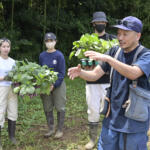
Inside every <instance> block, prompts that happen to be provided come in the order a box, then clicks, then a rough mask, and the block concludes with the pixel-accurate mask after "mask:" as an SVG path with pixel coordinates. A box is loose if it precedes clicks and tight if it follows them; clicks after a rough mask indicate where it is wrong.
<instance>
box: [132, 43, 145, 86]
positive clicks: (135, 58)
mask: <svg viewBox="0 0 150 150" xmlns="http://www.w3.org/2000/svg"><path fill="white" fill-rule="evenodd" d="M143 48H144V46H143V45H140V46H139V47H138V49H137V51H136V52H135V54H134V57H133V61H132V64H133V63H135V61H136V60H137V56H138V54H139V53H140V52H141V51H142V50H143ZM137 82H138V80H137V79H136V80H133V81H132V85H133V87H136V86H137Z"/></svg>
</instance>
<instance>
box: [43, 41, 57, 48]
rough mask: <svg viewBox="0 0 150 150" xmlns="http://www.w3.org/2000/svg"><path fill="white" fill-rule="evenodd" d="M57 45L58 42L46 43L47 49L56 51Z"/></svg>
mask: <svg viewBox="0 0 150 150" xmlns="http://www.w3.org/2000/svg"><path fill="white" fill-rule="evenodd" d="M55 44H56V41H53V42H46V43H45V45H46V47H47V49H54V47H55Z"/></svg>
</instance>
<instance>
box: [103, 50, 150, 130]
mask: <svg viewBox="0 0 150 150" xmlns="http://www.w3.org/2000/svg"><path fill="white" fill-rule="evenodd" d="M117 49H118V47H113V48H112V49H111V50H110V51H109V55H110V56H112V57H114V55H115V53H116V51H117ZM137 49H138V47H137V48H135V49H134V50H133V51H131V52H129V53H124V51H123V49H121V51H120V53H119V55H118V58H117V59H118V60H119V61H121V62H123V63H125V64H128V65H132V61H133V57H134V54H135V52H136V50H137ZM133 65H136V66H138V67H139V68H140V69H141V70H142V71H143V72H144V75H143V76H141V77H140V78H138V85H139V86H140V87H142V88H144V89H147V90H149V91H150V83H149V77H150V51H149V50H148V49H147V48H144V49H143V50H142V52H140V54H139V55H138V56H137V59H136V62H135V63H134V64H133ZM101 67H102V69H103V70H104V72H107V71H109V72H110V68H111V67H110V65H109V64H108V63H103V64H102V65H101ZM131 83H132V81H131V80H130V79H128V78H126V77H124V76H122V75H121V74H120V73H119V72H117V71H116V70H115V69H114V71H113V75H112V83H111V90H110V91H111V93H110V100H111V113H110V115H109V117H108V118H105V119H104V120H103V124H104V125H105V126H106V127H107V128H110V129H112V130H115V131H119V132H125V133H137V132H145V131H147V129H148V126H149V119H148V120H147V121H145V122H140V121H135V120H132V119H129V118H127V117H125V116H124V113H125V108H122V105H123V104H124V103H125V101H126V100H127V99H128V96H129V84H131ZM149 116H150V115H149Z"/></svg>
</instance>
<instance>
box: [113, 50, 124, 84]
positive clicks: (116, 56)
mask: <svg viewBox="0 0 150 150" xmlns="http://www.w3.org/2000/svg"><path fill="white" fill-rule="evenodd" d="M120 51H121V47H119V48H118V50H117V52H116V54H115V56H114V58H115V59H117V58H118V55H119V53H120ZM113 70H114V69H113V67H111V70H110V84H111V81H112V74H113Z"/></svg>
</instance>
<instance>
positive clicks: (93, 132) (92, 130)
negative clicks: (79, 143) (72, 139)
mask: <svg viewBox="0 0 150 150" xmlns="http://www.w3.org/2000/svg"><path fill="white" fill-rule="evenodd" d="M97 130H98V122H90V123H89V136H90V141H89V142H88V143H87V144H86V145H85V149H86V150H90V149H93V148H94V147H95V145H96V139H97V134H98V133H97Z"/></svg>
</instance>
